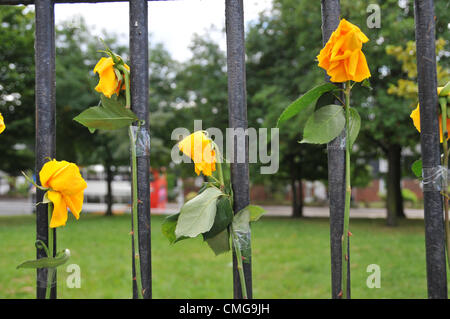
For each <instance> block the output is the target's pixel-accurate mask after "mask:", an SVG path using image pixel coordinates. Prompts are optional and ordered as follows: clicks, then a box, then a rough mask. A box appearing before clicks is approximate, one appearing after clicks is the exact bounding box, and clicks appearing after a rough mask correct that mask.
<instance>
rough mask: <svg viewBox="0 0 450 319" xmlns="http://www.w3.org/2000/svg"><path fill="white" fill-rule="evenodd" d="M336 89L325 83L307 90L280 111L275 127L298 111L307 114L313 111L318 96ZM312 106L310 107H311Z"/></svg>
mask: <svg viewBox="0 0 450 319" xmlns="http://www.w3.org/2000/svg"><path fill="white" fill-rule="evenodd" d="M334 89H336V86H334V85H333V84H331V83H325V84H322V85H319V86H316V87H315V88H313V89H311V90H309V91H308V92H306V93H305V94H303V95H302V96H301V97H299V98H298V99H297V100H295V101H294V102H292V104H290V105H289V106H288V107H287V108H286V109H285V110H284V111H283V113H281V115H280V117H279V118H278V122H277V127H279V126H280V124H282V123H283V122H285V121H286V120H288V119H290V118H291V117H293V116H295V115H297V114H298V113H300V112H306V113H307V114H308V115H311V113H312V112H313V111H314V108H315V105H316V102H317V100H318V99H319V97H320V96H321V95H322V94H324V93H326V92H329V91H332V90H334ZM311 106H312V107H311Z"/></svg>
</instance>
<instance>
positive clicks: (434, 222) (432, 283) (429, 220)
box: [414, 0, 447, 299]
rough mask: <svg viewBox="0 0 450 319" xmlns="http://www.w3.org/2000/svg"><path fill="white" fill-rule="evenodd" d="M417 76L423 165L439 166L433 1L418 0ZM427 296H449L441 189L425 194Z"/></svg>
mask: <svg viewBox="0 0 450 319" xmlns="http://www.w3.org/2000/svg"><path fill="white" fill-rule="evenodd" d="M414 16H415V21H416V46H417V78H418V85H419V103H420V128H421V134H420V145H421V148H422V163H423V167H424V169H425V168H430V167H436V166H438V165H440V164H441V163H440V156H441V154H440V146H439V121H438V112H437V105H438V104H437V102H438V101H437V76H436V51H435V50H436V48H435V40H436V36H435V21H434V16H435V15H434V3H433V0H415V1H414ZM423 197H424V210H425V245H426V263H427V284H428V298H433V299H434V298H439V299H441V298H442V299H447V271H446V260H445V232H444V220H443V214H442V209H443V208H442V207H443V203H442V195H441V194H440V191H439V190H434V191H426V192H424V193H423Z"/></svg>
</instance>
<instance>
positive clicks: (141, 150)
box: [132, 126, 150, 157]
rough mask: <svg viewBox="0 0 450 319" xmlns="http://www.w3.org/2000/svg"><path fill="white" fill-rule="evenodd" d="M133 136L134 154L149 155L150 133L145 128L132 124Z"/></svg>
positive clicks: (138, 155)
mask: <svg viewBox="0 0 450 319" xmlns="http://www.w3.org/2000/svg"><path fill="white" fill-rule="evenodd" d="M132 131H133V137H134V139H135V140H136V156H137V157H144V156H150V135H149V134H148V131H147V129H146V128H144V127H141V126H132Z"/></svg>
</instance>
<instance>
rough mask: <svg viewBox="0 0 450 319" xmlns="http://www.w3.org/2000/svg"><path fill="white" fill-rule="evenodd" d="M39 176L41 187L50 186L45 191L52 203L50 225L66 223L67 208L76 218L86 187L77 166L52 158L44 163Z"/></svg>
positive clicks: (55, 225) (57, 225) (53, 226)
mask: <svg viewBox="0 0 450 319" xmlns="http://www.w3.org/2000/svg"><path fill="white" fill-rule="evenodd" d="M39 178H40V180H41V185H42V186H43V187H46V188H50V190H49V191H47V197H48V199H49V200H50V201H51V202H52V203H53V214H52V219H51V221H50V227H51V228H55V227H59V226H65V225H66V221H67V209H68V208H69V209H70V211H71V212H72V214H73V215H74V216H75V218H76V219H78V218H79V217H80V212H81V209H82V207H83V198H84V190H85V188H86V187H87V184H86V182H85V181H84V179H83V177H82V176H81V174H80V170H79V168H78V166H77V165H75V164H74V163H69V162H66V161H57V160H52V161H49V162H47V163H45V164H44V166H43V167H42V169H41V171H40V172H39Z"/></svg>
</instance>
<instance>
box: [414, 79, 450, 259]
mask: <svg viewBox="0 0 450 319" xmlns="http://www.w3.org/2000/svg"><path fill="white" fill-rule="evenodd" d="M437 95H438V105H436V113H438V118H439V139H440V142H441V143H442V156H441V165H438V166H434V167H422V166H423V165H422V160H421V159H419V160H416V161H415V162H414V163H413V164H412V166H411V170H412V171H413V173H414V175H416V177H417V178H419V180H422V186H423V191H424V192H428V191H439V192H440V193H441V194H442V199H443V202H444V216H445V238H446V241H445V245H446V249H447V260H448V265H449V267H450V253H449V248H450V221H449V212H448V211H449V203H448V200H449V191H448V159H449V151H450V150H449V149H448V139H449V138H450V136H449V134H448V129H449V128H450V82H448V83H447V84H446V85H445V86H444V87H438V88H437ZM411 119H412V121H413V124H414V126H415V128H416V129H417V130H418V131H419V132H420V105H419V104H417V107H416V108H415V109H414V111H412V112H411Z"/></svg>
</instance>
